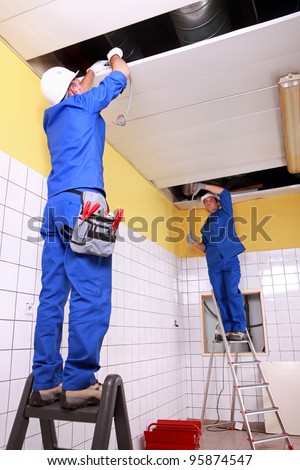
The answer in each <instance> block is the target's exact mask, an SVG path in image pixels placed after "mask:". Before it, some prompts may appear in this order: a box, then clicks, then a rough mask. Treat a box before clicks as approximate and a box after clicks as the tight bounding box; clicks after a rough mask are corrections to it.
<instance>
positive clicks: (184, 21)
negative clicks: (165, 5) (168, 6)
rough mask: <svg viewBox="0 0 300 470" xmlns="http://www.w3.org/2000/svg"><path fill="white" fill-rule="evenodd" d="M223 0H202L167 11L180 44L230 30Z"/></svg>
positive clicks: (191, 42)
mask: <svg viewBox="0 0 300 470" xmlns="http://www.w3.org/2000/svg"><path fill="white" fill-rule="evenodd" d="M226 3H227V2H226V1H225V0H202V1H199V2H196V3H192V4H191V5H188V6H185V7H182V8H178V9H177V10H173V11H171V12H170V13H169V15H170V18H171V21H172V23H173V26H174V29H175V31H176V34H177V36H178V39H179V42H180V44H181V46H187V45H188V44H194V43H195V42H198V41H202V40H203V39H209V38H212V37H214V36H219V35H220V34H225V33H227V32H229V31H230V30H231V24H230V18H229V13H228V11H227V4H226Z"/></svg>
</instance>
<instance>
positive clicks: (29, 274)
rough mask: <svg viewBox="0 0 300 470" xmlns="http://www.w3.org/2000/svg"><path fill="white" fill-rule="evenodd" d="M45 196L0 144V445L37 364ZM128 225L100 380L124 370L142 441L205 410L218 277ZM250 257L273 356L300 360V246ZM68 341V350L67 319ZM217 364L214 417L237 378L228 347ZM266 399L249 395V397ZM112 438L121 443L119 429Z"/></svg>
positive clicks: (68, 430) (62, 427)
mask: <svg viewBox="0 0 300 470" xmlns="http://www.w3.org/2000/svg"><path fill="white" fill-rule="evenodd" d="M45 198H46V182H45V179H44V178H43V177H42V176H41V175H40V174H38V173H37V172H35V171H33V170H32V169H30V168H28V167H27V166H25V165H23V164H22V163H20V162H18V161H17V160H15V159H13V158H11V157H9V156H8V155H6V154H5V153H1V152H0V243H1V252H0V279H1V284H0V305H1V309H0V364H1V367H0V396H1V400H0V449H4V448H5V445H6V443H7V440H8V437H9V433H10V429H11V426H12V423H13V420H14V417H15V412H16V409H17V406H18V404H19V400H20V396H21V393H22V390H23V387H24V383H25V380H26V378H27V377H28V375H29V373H30V372H31V361H32V344H33V332H34V322H35V316H36V308H37V304H38V294H39V290H40V276H41V272H40V256H41V249H42V245H41V242H39V243H33V242H30V241H28V237H36V236H37V232H36V231H33V230H32V228H34V230H36V228H37V227H38V225H39V218H40V217H41V214H42V209H43V206H44V203H45ZM30 227H31V229H30ZM120 235H121V236H122V237H123V238H124V240H123V241H122V240H120V241H119V242H117V244H116V251H115V254H114V256H113V309H112V316H111V324H110V329H109V332H108V334H107V336H106V338H105V341H104V345H103V348H102V351H101V364H102V368H101V370H100V372H99V380H100V381H103V380H104V379H105V377H106V376H107V375H108V374H111V373H113V374H119V375H120V376H121V377H122V378H123V381H124V387H125V395H126V399H127V405H128V413H129V418H130V426H131V433H132V437H133V445H134V448H135V449H142V448H144V440H143V431H144V430H145V429H146V428H147V426H148V425H149V424H150V423H152V422H153V421H156V420H157V419H158V418H169V419H170V418H173V419H185V418H193V417H195V418H199V417H200V415H201V406H202V399H203V389H204V384H205V379H206V372H207V366H208V357H203V356H202V344H201V341H202V339H201V338H202V336H201V335H202V332H201V311H200V293H201V292H203V291H208V290H210V284H209V282H208V277H207V269H206V262H205V258H204V257H199V258H190V259H188V260H186V259H184V260H181V259H179V258H177V257H176V256H175V255H173V254H171V253H170V252H168V251H167V250H165V249H163V248H161V247H160V246H158V245H157V244H155V243H152V242H151V241H149V240H148V239H144V240H143V241H141V240H140V241H139V242H137V241H133V237H132V234H131V233H130V232H129V231H128V229H127V228H126V227H125V226H124V225H122V226H121V230H120ZM136 236H138V234H136ZM241 264H242V283H241V288H243V289H248V290H249V289H253V288H255V289H262V291H263V299H264V309H265V314H266V323H267V336H268V343H269V351H270V355H269V357H268V359H270V360H284V361H287V360H299V356H300V346H299V343H300V306H299V300H300V286H299V271H300V249H295V250H282V251H281V250H278V251H270V252H261V253H246V254H244V255H242V256H241ZM66 321H67V307H66ZM175 321H176V323H177V325H178V327H177V326H175ZM62 351H63V356H65V355H66V351H67V325H66V328H65V330H64V335H63V344H62ZM217 366H218V367H217V368H216V369H215V370H214V377H213V379H214V380H213V381H212V391H211V393H210V396H209V401H208V408H207V411H208V414H207V417H208V418H212V419H215V418H216V416H217V414H216V404H217V399H218V396H219V393H220V390H221V389H222V388H223V392H222V394H221V396H220V398H219V406H218V409H219V413H220V417H221V419H228V417H229V410H230V397H231V385H230V384H231V381H230V377H229V374H228V370H227V368H226V367H225V368H224V369H223V367H222V366H223V358H222V357H218V358H217ZM223 370H224V372H223ZM245 380H250V377H248V376H247V377H245ZM247 399H248V397H247ZM260 399H261V398H260V397H259V396H258V397H256V396H252V395H249V406H250V404H252V402H253V401H255V402H256V401H258V402H259V400H260ZM56 424H57V435H58V441H59V446H60V447H65V448H71V447H72V448H77V449H85V448H86V449H90V446H91V439H92V436H93V429H94V425H92V424H82V423H81V424H80V423H79V424H78V423H65V422H60V423H56ZM25 448H26V449H41V437H40V430H39V424H38V420H34V419H31V420H30V425H29V429H28V431H27V435H26V441H25ZM110 448H116V438H115V435H114V431H113V432H112V435H111V442H110Z"/></svg>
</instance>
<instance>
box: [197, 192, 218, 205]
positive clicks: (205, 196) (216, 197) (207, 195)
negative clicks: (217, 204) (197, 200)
mask: <svg viewBox="0 0 300 470" xmlns="http://www.w3.org/2000/svg"><path fill="white" fill-rule="evenodd" d="M208 197H214V198H215V199H216V200H217V201H220V197H219V196H218V195H217V194H212V193H206V194H204V196H202V198H201V201H202V202H203V203H204V201H205V199H207V198H208Z"/></svg>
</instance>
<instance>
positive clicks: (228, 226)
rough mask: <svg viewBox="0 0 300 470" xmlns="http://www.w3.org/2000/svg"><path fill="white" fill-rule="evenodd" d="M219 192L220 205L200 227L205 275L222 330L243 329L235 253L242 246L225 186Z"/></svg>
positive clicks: (243, 314) (241, 330)
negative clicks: (218, 313)
mask: <svg viewBox="0 0 300 470" xmlns="http://www.w3.org/2000/svg"><path fill="white" fill-rule="evenodd" d="M219 196H220V203H221V207H220V208H219V209H218V210H217V211H216V212H214V213H213V214H211V215H210V216H209V217H208V218H207V220H206V222H205V224H204V225H203V227H202V229H201V234H202V243H203V244H204V245H205V247H206V248H205V254H206V261H207V266H208V275H209V280H210V283H211V285H212V288H213V291H214V294H215V298H216V302H217V304H218V307H219V309H220V313H221V317H222V322H223V326H224V329H225V332H226V333H227V332H233V331H240V332H245V329H246V318H245V312H244V305H243V297H242V294H241V292H240V290H239V283H240V279H241V270H240V262H239V259H238V256H237V255H238V254H239V253H242V252H243V251H244V250H245V247H244V245H243V244H242V243H241V242H240V240H239V238H238V236H237V234H236V231H235V227H234V220H233V212H232V202H231V196H230V193H229V191H227V190H226V189H224V190H223V191H222V193H221V194H219Z"/></svg>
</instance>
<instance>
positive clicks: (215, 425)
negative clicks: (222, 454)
mask: <svg viewBox="0 0 300 470" xmlns="http://www.w3.org/2000/svg"><path fill="white" fill-rule="evenodd" d="M225 352H226V351H224V354H223V365H222V388H221V390H220V392H219V394H218V398H217V421H216V422H215V423H213V424H210V425H209V426H207V428H206V429H207V431H209V432H220V431H229V429H230V428H225V427H224V425H225V426H228V423H224V425H222V424H219V425H218V423H219V421H220V415H219V402H220V398H221V395H222V393H223V390H224V387H225V377H224V370H225V367H224V366H225ZM210 428H212V429H210ZM214 428H215V429H214Z"/></svg>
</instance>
